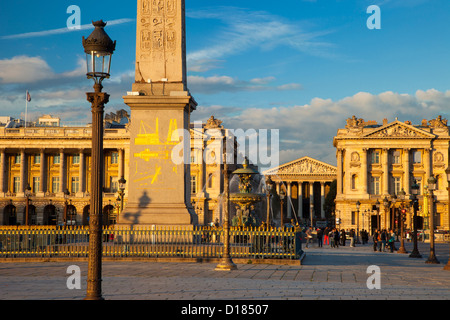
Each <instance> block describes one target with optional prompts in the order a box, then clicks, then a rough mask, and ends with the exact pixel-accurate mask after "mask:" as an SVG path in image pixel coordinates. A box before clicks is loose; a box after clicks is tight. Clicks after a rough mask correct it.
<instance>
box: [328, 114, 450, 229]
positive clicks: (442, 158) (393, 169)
mask: <svg viewBox="0 0 450 320" xmlns="http://www.w3.org/2000/svg"><path fill="white" fill-rule="evenodd" d="M449 141H450V135H449V128H448V126H447V120H446V119H443V118H442V117H441V116H439V117H437V118H436V119H432V120H429V121H427V120H425V119H424V120H422V122H421V123H420V124H412V123H411V122H410V121H404V122H401V121H399V120H397V119H395V121H392V122H389V121H388V120H387V119H384V120H383V123H382V124H378V123H377V122H376V121H365V120H363V119H358V118H356V117H355V116H353V117H352V118H349V119H348V120H347V125H346V126H345V128H342V129H338V130H337V134H336V136H335V137H334V139H333V145H334V147H336V158H337V195H336V201H335V203H336V217H337V218H339V219H340V221H341V224H340V227H342V228H345V229H350V228H354V229H355V230H356V229H359V230H361V229H366V230H372V229H374V228H380V227H381V228H394V229H397V228H399V211H400V207H401V206H402V203H401V201H399V200H397V201H396V202H395V203H394V201H393V199H394V195H398V194H399V192H400V191H401V190H404V191H405V192H406V197H405V199H406V200H405V201H404V202H403V205H404V206H405V207H407V211H408V214H407V221H406V227H407V228H412V212H413V211H412V208H411V206H410V205H409V202H410V201H409V199H410V196H411V186H412V185H413V183H414V181H416V183H417V184H418V185H419V186H420V189H419V196H418V198H419V206H420V207H419V208H420V209H419V215H421V214H422V212H423V207H422V206H423V197H424V192H425V191H426V185H427V180H428V178H429V177H430V176H431V175H433V176H434V177H435V178H436V179H437V181H438V183H437V190H436V191H435V192H434V194H435V196H436V197H435V201H436V211H437V214H436V216H435V226H437V228H438V229H448V227H449V225H448V224H449V219H448V214H447V212H448V211H447V205H448V204H447V203H448V192H447V177H446V175H445V169H446V168H447V167H448V165H449ZM384 200H390V203H389V204H388V206H384V202H385V201H384ZM357 202H359V204H360V207H359V210H358V209H357V206H356V204H357ZM377 203H378V204H379V205H378V210H377ZM378 214H379V215H378ZM423 218H424V217H421V218H419V224H418V227H419V229H421V228H422V227H423V226H424V225H423V223H424V219H423ZM425 220H427V219H425Z"/></svg>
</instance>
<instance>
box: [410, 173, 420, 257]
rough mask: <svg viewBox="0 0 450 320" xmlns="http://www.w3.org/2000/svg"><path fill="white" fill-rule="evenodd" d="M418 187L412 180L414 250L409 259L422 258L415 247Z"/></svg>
mask: <svg viewBox="0 0 450 320" xmlns="http://www.w3.org/2000/svg"><path fill="white" fill-rule="evenodd" d="M419 188H420V187H419V185H418V184H417V181H416V180H414V183H413V185H412V186H411V193H412V206H413V210H414V216H413V224H414V226H413V228H414V231H413V242H414V248H413V251H412V252H411V254H410V255H409V257H410V258H422V255H421V254H420V253H419V249H418V247H417V210H418V209H419V200H418V199H417V195H418V194H419Z"/></svg>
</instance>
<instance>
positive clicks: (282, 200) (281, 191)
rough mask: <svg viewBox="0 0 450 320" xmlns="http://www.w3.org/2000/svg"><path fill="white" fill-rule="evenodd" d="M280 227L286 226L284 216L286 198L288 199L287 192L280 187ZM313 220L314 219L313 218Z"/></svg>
mask: <svg viewBox="0 0 450 320" xmlns="http://www.w3.org/2000/svg"><path fill="white" fill-rule="evenodd" d="M280 189H281V190H280V204H281V206H280V227H283V225H284V216H283V206H284V197H286V192H285V191H284V189H283V188H282V187H280ZM311 219H312V217H311Z"/></svg>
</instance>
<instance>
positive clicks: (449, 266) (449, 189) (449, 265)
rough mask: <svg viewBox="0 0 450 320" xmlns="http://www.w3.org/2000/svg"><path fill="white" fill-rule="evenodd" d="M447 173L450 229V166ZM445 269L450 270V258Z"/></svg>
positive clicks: (449, 222)
mask: <svg viewBox="0 0 450 320" xmlns="http://www.w3.org/2000/svg"><path fill="white" fill-rule="evenodd" d="M445 174H446V175H447V183H448V186H447V191H448V201H447V218H448V227H449V231H450V167H447V169H445ZM444 270H450V258H449V259H448V262H447V264H446V265H445V267H444Z"/></svg>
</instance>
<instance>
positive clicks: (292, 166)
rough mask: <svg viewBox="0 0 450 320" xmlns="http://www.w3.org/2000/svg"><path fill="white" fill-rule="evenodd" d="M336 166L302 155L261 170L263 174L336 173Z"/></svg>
mask: <svg viewBox="0 0 450 320" xmlns="http://www.w3.org/2000/svg"><path fill="white" fill-rule="evenodd" d="M336 173H337V168H336V167H335V166H332V165H330V164H328V163H325V162H322V161H319V160H316V159H313V158H310V157H303V158H300V159H297V160H294V161H291V162H288V163H285V164H282V165H281V166H278V167H276V168H272V169H269V170H266V171H264V172H263V174H264V175H293V174H298V175H302V174H304V175H314V174H317V175H321V174H322V175H336Z"/></svg>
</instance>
